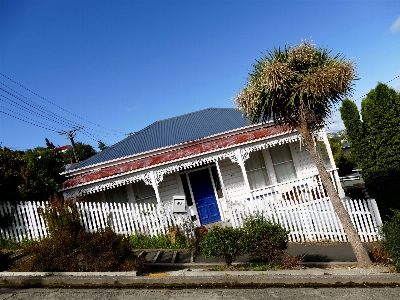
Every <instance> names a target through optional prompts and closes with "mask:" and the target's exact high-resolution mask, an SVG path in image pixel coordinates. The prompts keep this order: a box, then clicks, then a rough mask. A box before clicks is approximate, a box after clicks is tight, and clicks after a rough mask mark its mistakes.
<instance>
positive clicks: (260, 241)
mask: <svg viewBox="0 0 400 300" xmlns="http://www.w3.org/2000/svg"><path fill="white" fill-rule="evenodd" d="M243 232H244V235H243V237H244V249H245V252H246V253H249V254H250V256H251V257H253V258H254V259H256V260H257V261H261V262H268V263H278V262H280V261H281V260H282V258H283V256H284V250H285V249H286V248H287V243H288V234H289V232H288V231H286V229H284V228H283V227H282V226H280V225H279V224H274V223H272V222H269V221H268V220H267V219H266V218H264V216H262V215H256V216H251V217H248V218H247V219H246V220H245V221H244V223H243Z"/></svg>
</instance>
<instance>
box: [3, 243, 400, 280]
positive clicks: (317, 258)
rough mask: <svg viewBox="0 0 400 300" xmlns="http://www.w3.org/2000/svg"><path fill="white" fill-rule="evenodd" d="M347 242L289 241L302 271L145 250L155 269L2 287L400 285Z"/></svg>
mask: <svg viewBox="0 0 400 300" xmlns="http://www.w3.org/2000/svg"><path fill="white" fill-rule="evenodd" d="M349 247H350V246H349V245H346V244H344V245H332V244H331V245H304V244H302V245H291V246H289V248H288V250H287V252H288V253H290V254H292V255H301V254H306V256H305V262H304V264H303V265H302V267H301V269H299V270H277V271H209V269H210V268H212V267H215V266H221V265H223V264H224V263H223V262H222V261H218V260H209V259H205V258H203V257H201V256H197V257H196V258H195V259H193V255H192V254H190V253H186V254H185V255H181V258H185V259H182V260H181V261H179V255H177V260H176V261H175V260H174V262H172V261H170V262H169V263H165V261H163V260H159V261H157V259H156V260H154V257H153V255H149V253H147V254H146V252H144V253H143V255H146V256H148V257H149V258H152V257H153V258H152V260H151V261H152V262H151V261H150V263H151V273H145V274H137V273H136V272H104V273H101V272H93V273H91V272H87V273H83V272H69V273H67V272H60V273H49V272H47V273H45V272H43V273H38V272H32V273H23V272H18V273H12V272H0V287H17V288H27V287H57V288H69V287H75V288H83V287H85V288H104V287H113V288H114V287H121V288H123V287H126V288H199V287H202V288H206V287H207V288H258V287H300V286H301V287H340V286H399V285H400V274H397V273H390V271H389V269H388V268H387V267H383V266H378V265H377V266H375V267H374V268H371V269H361V268H358V267H357V263H356V262H355V256H354V253H353V252H352V250H351V247H350V248H349ZM155 255H157V253H156V254H155ZM171 255H172V256H173V254H171ZM158 256H159V254H158ZM189 257H192V259H189ZM186 260H188V262H186ZM247 260H248V257H246V256H243V257H240V258H239V259H238V261H237V262H236V263H239V264H240V263H243V262H246V261H247ZM313 260H314V261H313ZM168 261H169V259H168Z"/></svg>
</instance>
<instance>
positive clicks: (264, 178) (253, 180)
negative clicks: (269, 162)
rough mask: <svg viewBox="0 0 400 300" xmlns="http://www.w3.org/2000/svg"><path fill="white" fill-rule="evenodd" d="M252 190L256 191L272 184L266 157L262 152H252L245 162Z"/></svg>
mask: <svg viewBox="0 0 400 300" xmlns="http://www.w3.org/2000/svg"><path fill="white" fill-rule="evenodd" d="M245 168H246V174H247V179H248V180H249V184H250V189H252V190H256V189H260V188H263V187H265V186H267V185H269V184H270V182H269V178H268V173H267V168H266V165H265V161H264V157H263V154H262V152H261V151H255V152H250V157H249V158H248V159H247V160H246V162H245Z"/></svg>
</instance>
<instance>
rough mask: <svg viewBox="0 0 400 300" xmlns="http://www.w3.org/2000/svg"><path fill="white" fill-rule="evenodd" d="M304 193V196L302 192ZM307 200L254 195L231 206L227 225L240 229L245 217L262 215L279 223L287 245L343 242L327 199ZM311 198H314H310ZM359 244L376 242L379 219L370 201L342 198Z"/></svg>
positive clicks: (337, 221)
mask: <svg viewBox="0 0 400 300" xmlns="http://www.w3.org/2000/svg"><path fill="white" fill-rule="evenodd" d="M304 194H307V193H304ZM320 195H321V197H318V198H317V199H310V198H307V197H303V196H301V193H298V194H297V195H296V197H286V199H282V197H281V195H278V193H269V194H265V195H258V196H256V197H254V198H253V199H252V200H250V199H247V201H242V202H240V203H239V202H237V203H231V207H230V211H231V216H232V219H231V223H232V226H233V227H241V226H242V225H243V221H244V219H245V218H246V217H248V216H251V215H253V216H254V215H256V214H262V215H263V216H264V217H265V218H267V219H268V220H270V221H272V222H274V223H279V224H280V225H281V226H282V227H284V228H285V229H287V230H289V231H290V233H289V240H290V241H291V242H305V241H327V240H330V241H342V242H346V241H347V235H346V234H345V232H344V230H343V227H342V224H341V223H340V221H339V219H338V217H337V215H336V213H335V211H334V209H333V206H332V203H331V201H330V199H329V198H328V197H327V196H326V195H325V194H324V193H321V194H320ZM311 198H314V197H311ZM342 201H343V204H344V206H345V208H346V210H347V211H348V213H349V215H350V218H351V220H352V222H353V225H354V226H355V228H356V230H357V232H358V234H359V236H360V238H361V241H363V242H372V241H377V240H379V228H380V226H381V225H382V220H381V217H380V215H379V210H378V206H377V204H376V201H375V200H374V199H368V200H352V199H349V198H346V199H342Z"/></svg>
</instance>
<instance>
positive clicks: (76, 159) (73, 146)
mask: <svg viewBox="0 0 400 300" xmlns="http://www.w3.org/2000/svg"><path fill="white" fill-rule="evenodd" d="M83 128H84V126H82V127H79V128H74V129H72V130H68V131H62V132H59V134H60V135H63V134H66V135H67V136H68V138H69V140H70V141H71V145H72V150H73V151H74V156H75V162H76V163H78V162H79V158H78V155H77V153H76V149H75V142H74V135H73V133H74V132H75V131H78V130H81V129H83Z"/></svg>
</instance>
